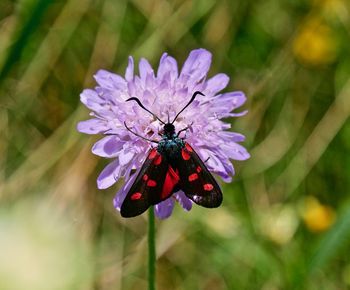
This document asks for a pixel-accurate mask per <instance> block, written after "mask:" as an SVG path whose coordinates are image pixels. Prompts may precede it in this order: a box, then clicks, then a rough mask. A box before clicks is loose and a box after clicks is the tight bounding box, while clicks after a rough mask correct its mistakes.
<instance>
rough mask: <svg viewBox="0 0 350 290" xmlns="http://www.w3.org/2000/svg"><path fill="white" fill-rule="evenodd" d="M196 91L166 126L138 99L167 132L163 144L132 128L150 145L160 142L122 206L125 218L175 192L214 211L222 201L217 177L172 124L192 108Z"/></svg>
mask: <svg viewBox="0 0 350 290" xmlns="http://www.w3.org/2000/svg"><path fill="white" fill-rule="evenodd" d="M198 94H200V95H203V94H202V93H201V92H195V93H194V94H193V96H192V98H191V100H190V101H189V103H188V104H187V105H186V106H185V107H184V108H183V109H182V110H181V111H180V112H179V113H178V114H177V115H176V117H175V118H174V120H173V121H172V122H171V123H170V122H169V121H168V123H164V122H163V121H162V120H160V119H159V118H158V117H157V116H155V115H154V114H153V113H152V112H150V111H149V110H148V109H146V108H145V107H144V106H143V105H142V104H141V102H140V100H139V99H137V98H130V99H128V100H127V101H131V100H134V101H136V102H137V103H138V104H139V105H140V106H141V107H142V108H143V109H144V110H146V111H147V112H149V113H151V114H152V115H154V116H155V117H156V118H157V119H158V120H159V121H160V122H161V123H162V124H164V132H163V134H162V135H161V137H162V139H161V140H160V141H156V140H149V139H147V138H144V137H142V136H139V135H138V134H136V133H135V132H133V131H132V130H131V129H130V128H128V127H127V125H126V124H125V127H126V128H127V129H128V130H129V131H131V132H132V133H133V134H135V135H137V136H139V137H141V138H143V139H146V140H148V141H150V142H154V143H158V146H157V147H156V148H152V149H151V150H150V151H149V153H148V156H147V158H146V160H145V162H144V164H143V165H142V167H141V169H140V171H139V172H138V174H137V177H136V179H135V181H134V183H133V184H132V186H131V188H130V189H129V192H128V193H127V195H126V197H125V200H124V202H123V203H122V206H121V209H120V212H121V215H122V216H123V217H134V216H137V215H139V214H141V213H143V212H144V211H146V210H147V209H148V208H149V207H150V206H151V205H155V204H158V203H160V202H161V201H163V200H165V199H167V198H170V197H171V196H172V194H173V193H174V192H177V191H179V190H182V191H183V192H184V193H185V195H186V196H187V197H188V198H190V199H191V200H192V201H193V202H195V203H196V204H198V205H201V206H204V207H208V208H213V207H218V206H219V205H220V204H221V202H222V192H221V190H220V187H219V185H218V184H217V182H216V180H215V179H214V177H213V176H212V175H211V173H210V172H209V170H208V169H207V167H206V166H205V164H204V162H203V161H202V160H201V159H200V157H199V156H198V155H197V153H196V152H195V151H194V150H193V148H192V147H191V146H190V145H189V144H188V143H187V142H186V141H185V140H184V139H183V138H180V137H179V134H180V133H181V131H185V130H186V129H188V128H185V129H183V130H180V131H179V132H178V133H176V132H175V126H174V125H173V123H174V121H175V120H176V118H177V117H178V116H179V114H180V113H181V112H182V111H183V110H184V109H186V108H187V106H189V105H190V104H191V103H192V102H193V100H194V99H195V97H196V95H198Z"/></svg>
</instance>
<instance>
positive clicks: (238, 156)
mask: <svg viewBox="0 0 350 290" xmlns="http://www.w3.org/2000/svg"><path fill="white" fill-rule="evenodd" d="M220 148H221V149H222V150H223V151H224V153H225V154H226V156H227V157H229V158H230V159H234V160H247V159H249V158H250V154H249V153H248V152H247V149H245V148H244V147H243V146H242V145H239V144H237V143H233V142H232V143H225V144H222V145H221V146H220Z"/></svg>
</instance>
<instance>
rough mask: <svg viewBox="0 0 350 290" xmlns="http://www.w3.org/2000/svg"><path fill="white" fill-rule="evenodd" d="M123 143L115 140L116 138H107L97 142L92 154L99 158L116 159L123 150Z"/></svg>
mask: <svg viewBox="0 0 350 290" xmlns="http://www.w3.org/2000/svg"><path fill="white" fill-rule="evenodd" d="M124 143H125V142H123V141H120V140H119V139H117V137H116V136H107V137H104V138H102V139H101V140H99V141H97V142H96V143H95V144H94V146H93V147H92V153H94V154H95V155H98V156H101V157H108V158H111V157H116V156H117V155H118V154H119V152H120V150H122V149H123V145H124Z"/></svg>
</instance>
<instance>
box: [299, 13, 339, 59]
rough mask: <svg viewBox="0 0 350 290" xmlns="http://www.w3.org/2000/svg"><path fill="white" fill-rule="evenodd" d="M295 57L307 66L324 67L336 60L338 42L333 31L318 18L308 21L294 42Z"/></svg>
mask: <svg viewBox="0 0 350 290" xmlns="http://www.w3.org/2000/svg"><path fill="white" fill-rule="evenodd" d="M293 53H294V55H295V57H296V58H297V59H298V60H299V61H300V62H301V63H304V64H306V65H312V66H317V65H324V64H329V63H332V62H333V61H334V60H335V58H336V42H335V36H334V33H333V31H332V29H331V28H330V27H329V26H328V25H327V24H326V23H324V22H323V21H322V20H320V19H318V18H312V19H310V20H307V21H306V22H305V23H304V24H303V25H302V26H301V27H300V30H299V31H298V33H297V35H296V37H295V39H294V42H293Z"/></svg>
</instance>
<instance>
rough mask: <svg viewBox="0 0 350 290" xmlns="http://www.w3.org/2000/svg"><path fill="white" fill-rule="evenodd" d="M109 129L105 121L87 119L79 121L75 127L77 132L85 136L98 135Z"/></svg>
mask: <svg viewBox="0 0 350 290" xmlns="http://www.w3.org/2000/svg"><path fill="white" fill-rule="evenodd" d="M108 129H109V126H108V124H107V122H106V121H104V120H100V119H89V120H86V121H81V122H79V123H78V125H77V130H78V131H79V132H81V133H85V134H99V133H102V132H105V131H107V130H108Z"/></svg>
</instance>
